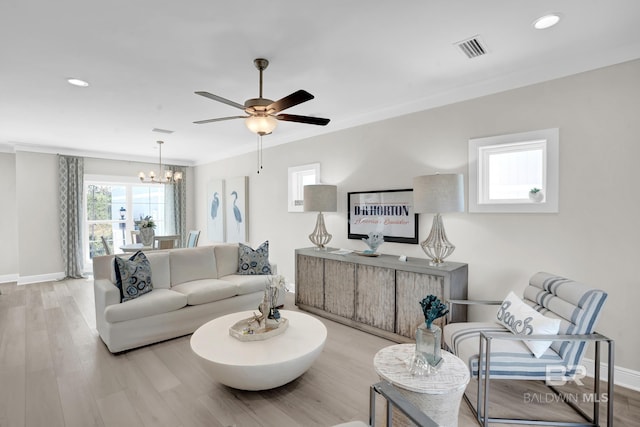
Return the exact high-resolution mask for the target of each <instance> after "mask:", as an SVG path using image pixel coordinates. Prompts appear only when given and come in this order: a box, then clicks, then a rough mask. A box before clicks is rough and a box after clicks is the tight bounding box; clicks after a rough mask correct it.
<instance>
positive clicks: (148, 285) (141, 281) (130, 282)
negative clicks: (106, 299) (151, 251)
mask: <svg viewBox="0 0 640 427" xmlns="http://www.w3.org/2000/svg"><path fill="white" fill-rule="evenodd" d="M114 264H115V268H114V269H115V275H116V286H117V287H118V289H120V301H121V302H126V301H130V300H132V299H134V298H138V297H140V296H142V295H144V294H146V293H148V292H151V291H152V290H153V284H152V282H151V264H150V263H149V260H148V259H147V257H146V256H145V254H144V253H143V252H142V251H138V252H136V253H135V254H133V255H132V256H131V258H129V259H123V258H120V257H115V261H114Z"/></svg>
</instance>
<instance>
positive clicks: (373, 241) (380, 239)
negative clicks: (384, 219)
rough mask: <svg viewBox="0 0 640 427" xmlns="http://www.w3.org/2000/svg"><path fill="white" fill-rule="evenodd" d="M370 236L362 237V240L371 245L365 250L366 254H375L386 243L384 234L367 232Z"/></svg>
mask: <svg viewBox="0 0 640 427" xmlns="http://www.w3.org/2000/svg"><path fill="white" fill-rule="evenodd" d="M367 235H368V236H369V237H367V238H366V239H365V238H362V241H363V242H365V243H366V244H367V246H369V249H367V250H366V251H364V252H363V253H365V254H374V253H376V251H377V250H378V247H379V246H380V245H381V244H383V243H384V236H383V235H382V234H381V233H374V232H370V233H369V234H367Z"/></svg>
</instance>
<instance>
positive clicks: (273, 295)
mask: <svg viewBox="0 0 640 427" xmlns="http://www.w3.org/2000/svg"><path fill="white" fill-rule="evenodd" d="M287 290H288V289H287V282H286V279H285V278H284V276H282V275H280V274H278V275H275V276H271V277H269V278H268V279H267V283H266V286H265V290H264V297H263V299H262V302H261V303H260V305H259V306H258V311H259V312H260V314H256V313H253V317H250V318H248V319H243V320H241V321H239V322H237V323H236V324H234V325H233V326H232V327H231V328H229V334H231V336H233V337H235V338H237V339H239V340H240V341H261V340H265V339H268V338H271V337H274V336H276V335H280V334H282V333H283V332H284V331H285V330H286V329H287V327H288V326H289V321H288V320H287V319H285V318H284V317H282V316H280V311H279V309H278V305H277V304H278V297H279V295H280V292H287Z"/></svg>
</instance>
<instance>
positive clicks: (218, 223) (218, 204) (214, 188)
mask: <svg viewBox="0 0 640 427" xmlns="http://www.w3.org/2000/svg"><path fill="white" fill-rule="evenodd" d="M224 194H225V193H224V181H223V180H222V179H213V180H211V181H209V182H208V183H207V238H208V239H209V242H212V243H217V242H224V241H225V240H224V229H225V222H224V214H225V210H224Z"/></svg>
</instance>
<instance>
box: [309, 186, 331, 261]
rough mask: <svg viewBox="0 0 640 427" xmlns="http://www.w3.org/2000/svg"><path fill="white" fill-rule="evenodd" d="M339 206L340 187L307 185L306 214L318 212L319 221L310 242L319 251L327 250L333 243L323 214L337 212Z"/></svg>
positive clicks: (310, 235) (310, 236)
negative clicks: (326, 246)
mask: <svg viewBox="0 0 640 427" xmlns="http://www.w3.org/2000/svg"><path fill="white" fill-rule="evenodd" d="M337 205H338V187H336V186H335V185H325V184H316V185H305V186H304V203H303V210H304V211H305V212H318V220H317V221H316V228H315V229H314V230H313V233H311V234H309V240H311V242H312V243H313V244H314V245H316V247H317V248H316V249H317V250H322V249H325V245H326V244H327V243H329V242H330V241H331V237H332V236H331V234H329V233H328V232H327V228H326V227H325V225H324V216H323V215H322V212H336V211H337Z"/></svg>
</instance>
